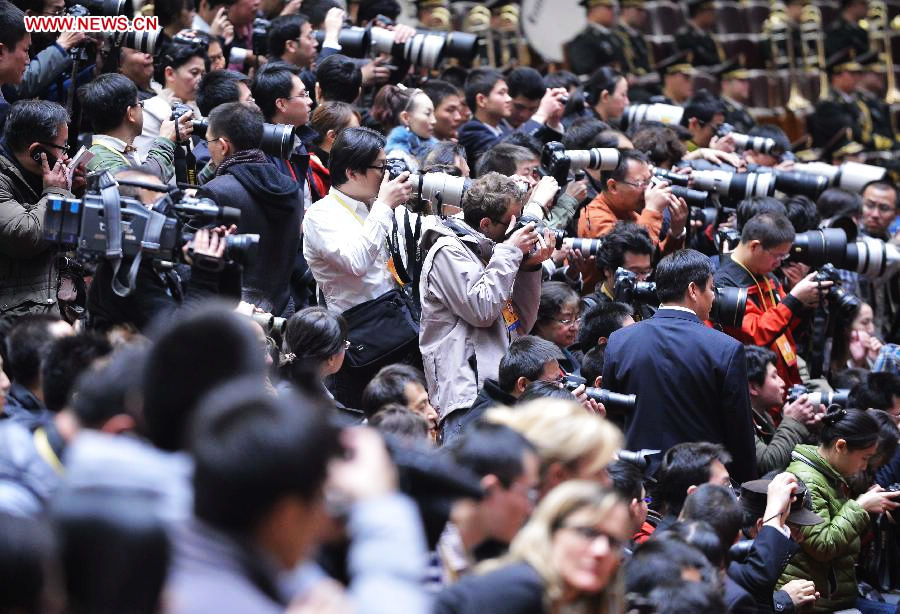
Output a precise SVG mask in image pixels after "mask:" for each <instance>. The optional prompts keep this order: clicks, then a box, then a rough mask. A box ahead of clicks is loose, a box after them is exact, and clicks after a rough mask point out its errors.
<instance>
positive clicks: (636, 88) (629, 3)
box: [614, 0, 660, 102]
mask: <svg viewBox="0 0 900 614" xmlns="http://www.w3.org/2000/svg"><path fill="white" fill-rule="evenodd" d="M619 9H620V13H619V23H618V24H617V25H616V27H615V29H614V31H615V33H616V35H617V36H618V37H619V38H620V39H621V40H622V48H623V55H624V56H625V66H624V67H623V69H624V72H625V74H626V76H627V77H628V86H629V97H630V98H631V100H633V101H635V102H643V101H644V100H647V99H648V98H649V97H650V96H653V95H657V94H659V93H660V88H659V82H658V81H657V79H656V75H655V73H654V71H653V68H652V67H653V54H652V50H651V48H650V45H648V44H647V39H646V38H644V35H643V34H642V33H641V29H642V28H643V27H644V22H645V21H646V19H647V9H646V7H645V6H644V0H621V2H620V4H619Z"/></svg>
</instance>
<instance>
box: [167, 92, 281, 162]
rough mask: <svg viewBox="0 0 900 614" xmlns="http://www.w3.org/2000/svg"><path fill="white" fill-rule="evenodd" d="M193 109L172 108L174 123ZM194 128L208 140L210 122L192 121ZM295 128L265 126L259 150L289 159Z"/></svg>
mask: <svg viewBox="0 0 900 614" xmlns="http://www.w3.org/2000/svg"><path fill="white" fill-rule="evenodd" d="M190 110H191V108H190V107H189V106H187V105H184V104H176V105H175V106H174V107H172V115H171V116H170V119H171V120H172V121H178V118H179V117H181V116H182V115H184V114H185V113H187V112H188V111H190ZM191 124H192V125H193V126H194V134H195V135H197V136H198V137H200V138H201V139H203V138H206V131H207V130H208V129H209V120H207V119H194V120H191ZM294 131H295V128H294V126H291V125H290V124H269V123H266V124H263V134H262V139H260V141H259V148H260V149H261V150H262V152H263V153H264V154H266V155H268V156H275V157H276V158H287V157H289V156H290V155H291V152H292V151H293V150H294Z"/></svg>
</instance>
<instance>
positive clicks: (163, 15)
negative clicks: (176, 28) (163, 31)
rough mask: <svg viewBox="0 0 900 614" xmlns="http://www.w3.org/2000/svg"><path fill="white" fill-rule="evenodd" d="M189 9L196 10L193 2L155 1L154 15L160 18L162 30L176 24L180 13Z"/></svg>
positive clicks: (182, 0) (191, 0) (190, 0)
mask: <svg viewBox="0 0 900 614" xmlns="http://www.w3.org/2000/svg"><path fill="white" fill-rule="evenodd" d="M187 8H189V9H193V8H194V2H193V0H154V2H153V14H154V15H156V16H157V17H158V18H159V26H160V27H161V28H165V27H168V26H169V25H171V24H173V23H175V20H176V19H178V17H179V13H181V11H183V10H184V9H187Z"/></svg>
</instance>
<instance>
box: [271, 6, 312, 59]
mask: <svg viewBox="0 0 900 614" xmlns="http://www.w3.org/2000/svg"><path fill="white" fill-rule="evenodd" d="M306 21H307V19H306V16H305V15H301V14H299V13H294V14H293V15H280V16H278V17H276V18H275V19H273V20H272V23H271V24H270V25H269V38H268V39H267V43H268V55H269V57H270V58H279V57H281V55H282V54H283V53H284V46H285V45H286V44H287V42H288V41H290V40H294V41H295V40H297V39H298V38H300V32H301V30H302V28H303V24H305V23H306Z"/></svg>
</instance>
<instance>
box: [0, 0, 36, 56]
mask: <svg viewBox="0 0 900 614" xmlns="http://www.w3.org/2000/svg"><path fill="white" fill-rule="evenodd" d="M42 8H43V6H42ZM27 33H28V32H27V31H26V30H25V13H23V12H22V10H21V9H20V8H19V7H17V6H16V5H14V4H13V3H12V2H6V1H5V0H4V1H3V2H0V43H3V46H4V47H6V49H7V50H8V51H10V52H12V51H13V50H14V49H15V48H16V45H18V44H19V41H21V40H22V39H23V38H25V35H26V34H27Z"/></svg>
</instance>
